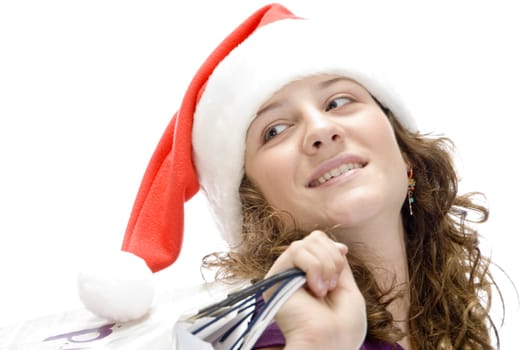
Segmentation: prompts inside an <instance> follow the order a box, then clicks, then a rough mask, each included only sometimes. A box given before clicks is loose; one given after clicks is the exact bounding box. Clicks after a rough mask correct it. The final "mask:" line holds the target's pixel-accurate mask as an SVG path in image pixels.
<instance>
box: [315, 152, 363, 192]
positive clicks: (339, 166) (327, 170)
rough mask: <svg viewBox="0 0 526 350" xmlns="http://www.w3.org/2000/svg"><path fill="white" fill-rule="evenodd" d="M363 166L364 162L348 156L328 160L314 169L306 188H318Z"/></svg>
mask: <svg viewBox="0 0 526 350" xmlns="http://www.w3.org/2000/svg"><path fill="white" fill-rule="evenodd" d="M365 165H366V163H365V161H363V160H360V159H357V158H356V157H350V156H348V157H338V158H336V159H332V160H329V161H327V162H324V163H323V164H322V165H321V166H319V167H318V169H316V171H315V172H314V174H313V176H312V177H311V179H310V180H309V182H308V184H307V187H318V186H320V185H322V184H324V183H325V182H327V181H329V180H331V179H334V178H336V177H339V176H342V175H344V174H346V173H348V172H349V171H351V170H354V169H360V168H363V167H364V166H365Z"/></svg>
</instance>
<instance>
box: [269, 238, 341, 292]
mask: <svg viewBox="0 0 526 350" xmlns="http://www.w3.org/2000/svg"><path fill="white" fill-rule="evenodd" d="M346 254H347V246H345V245H344V244H341V243H337V242H334V241H333V240H331V239H330V238H329V237H328V236H327V235H326V234H325V233H323V232H322V231H313V232H312V233H311V234H310V235H308V236H307V237H305V238H304V239H302V240H300V241H295V242H293V243H292V244H291V245H290V246H289V248H287V250H286V251H285V252H284V253H283V254H282V255H281V256H280V257H279V258H278V259H277V260H276V262H275V263H274V265H273V267H272V269H271V270H270V271H269V274H268V275H272V274H275V273H277V272H280V271H284V270H285V269H287V268H291V267H297V268H299V269H301V270H303V271H305V273H306V277H307V286H308V289H309V290H310V291H311V292H312V294H314V295H315V296H317V297H324V296H325V295H326V294H327V293H328V292H329V291H331V290H333V289H335V288H336V287H337V285H338V281H339V279H340V275H341V273H342V271H343V269H344V268H345V266H347V259H346ZM347 268H348V267H347Z"/></svg>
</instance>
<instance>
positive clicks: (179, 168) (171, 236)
mask: <svg viewBox="0 0 526 350" xmlns="http://www.w3.org/2000/svg"><path fill="white" fill-rule="evenodd" d="M362 37H363V35H362V34H361V33H345V32H342V29H341V28H335V27H333V26H332V25H331V24H329V23H326V22H323V23H321V22H316V21H313V20H306V19H302V18H298V17H296V16H295V15H294V14H292V13H291V12H290V11H289V10H288V9H286V8H285V7H283V6H281V5H279V4H271V5H267V6H265V7H263V8H261V9H259V10H257V11H256V12H255V13H254V14H252V15H251V16H250V17H248V18H247V19H246V20H245V21H244V22H243V23H241V25H239V26H238V27H237V28H236V29H235V30H234V31H233V32H232V33H231V34H230V35H229V36H228V37H227V38H226V39H224V41H223V42H222V43H221V44H220V45H219V46H218V47H217V48H216V49H215V50H214V51H213V52H212V54H211V55H210V56H209V57H208V58H207V60H206V61H205V62H204V64H203V65H202V66H201V68H200V69H199V70H198V71H197V73H196V74H195V76H194V78H193V80H192V82H191V83H190V85H189V87H188V89H187V91H186V94H185V95H184V98H183V100H182V104H181V107H180V109H179V111H178V112H177V113H176V114H175V116H174V117H173V119H172V120H171V121H170V123H169V125H168V127H167V129H166V131H165V132H164V134H163V135H162V137H161V140H160V142H159V145H158V147H157V149H156V150H155V152H154V154H153V157H152V159H151V161H150V163H149V165H148V168H147V170H146V173H145V175H144V179H143V182H142V184H141V186H140V188H139V192H138V195H137V199H136V201H135V204H134V207H133V210H132V214H131V218H130V221H129V224H128V227H127V230H126V234H125V237H124V243H123V246H122V250H123V251H125V252H130V253H132V254H133V255H134V256H137V257H140V258H142V259H143V260H144V262H145V263H146V265H147V266H148V267H149V269H147V268H146V267H145V266H142V267H138V270H133V272H130V271H132V270H130V268H129V266H130V263H129V262H128V260H129V259H131V258H130V256H129V255H128V256H126V258H125V259H126V260H125V261H124V262H122V263H116V264H113V265H114V266H119V267H118V268H117V270H116V271H114V272H108V266H107V264H106V265H105V266H104V268H103V270H104V272H105V273H106V275H105V276H102V275H101V274H100V273H99V272H97V273H84V274H82V275H81V278H79V294H80V296H81V299H82V300H83V302H84V303H85V305H86V306H87V307H88V309H90V310H92V311H93V312H95V313H96V314H98V315H100V316H102V317H105V318H109V319H113V320H119V321H125V320H129V319H134V318H138V317H140V316H142V315H143V314H144V313H146V312H147V310H148V307H149V303H150V302H151V296H153V293H152V292H151V290H150V287H144V286H149V285H151V279H150V277H149V274H151V273H150V271H149V270H151V271H153V272H156V271H159V270H161V269H163V268H165V267H167V266H169V265H171V264H172V263H173V262H174V261H175V260H176V259H177V257H178V255H179V252H180V250H181V246H182V241H183V226H184V225H183V222H184V203H185V202H186V201H187V200H189V199H190V198H192V196H194V195H195V194H196V193H197V191H198V190H199V189H200V188H201V189H202V190H203V192H204V193H205V194H206V196H207V198H208V200H209V203H210V207H211V209H212V213H213V215H214V218H215V220H216V222H217V224H218V227H219V231H220V233H221V235H222V237H223V238H224V239H225V240H226V241H227V242H228V243H229V244H230V245H231V246H232V247H233V249H235V246H236V245H238V244H239V243H240V241H241V224H242V219H241V203H240V199H239V185H240V183H241V180H242V177H243V174H244V171H243V168H244V167H243V163H244V161H243V160H244V152H245V135H246V131H247V130H248V127H249V126H250V123H251V121H252V120H253V118H254V116H255V115H256V112H257V110H258V109H259V107H260V106H261V105H262V104H263V103H264V102H265V101H266V100H267V99H268V98H270V97H271V96H272V94H273V93H274V92H276V91H277V90H279V89H280V88H281V87H283V86H284V85H286V84H287V83H289V82H291V81H293V80H297V79H301V78H303V77H306V76H310V75H315V74H336V75H341V76H345V77H349V78H351V79H354V80H355V81H357V82H358V83H360V84H361V85H363V86H364V87H365V88H366V89H367V90H368V91H369V92H370V93H371V94H372V95H373V96H374V97H375V98H376V99H377V100H378V101H379V102H380V103H381V104H382V105H383V106H384V107H386V108H388V109H390V110H391V111H393V112H394V114H395V115H396V116H397V118H398V119H399V121H400V122H401V123H402V124H403V125H404V126H405V127H406V128H408V129H411V130H414V129H415V124H414V121H413V119H412V118H411V116H410V114H409V112H408V111H407V110H406V109H405V107H404V105H403V104H402V103H401V100H400V98H399V97H398V95H397V93H396V91H395V90H394V89H393V88H392V87H391V85H390V84H389V82H388V81H387V80H386V79H385V77H384V76H383V75H382V70H381V69H380V67H381V66H380V62H381V60H385V59H388V57H383V55H382V57H379V56H380V53H379V51H377V50H375V43H374V42H369V41H367V40H366V39H367V38H362ZM136 264H137V263H136ZM138 265H140V264H138ZM143 265H144V264H143ZM120 268H123V269H125V270H126V271H127V273H126V274H124V273H123V272H122V271H120V270H119V269H120ZM141 269H142V271H139V270H141ZM123 276H124V277H123ZM129 279H134V283H133V285H132V286H126V283H128V282H127V281H129ZM135 280H139V281H138V282H137V281H135ZM123 283H124V285H123ZM139 286H143V287H139ZM130 288H133V290H134V291H137V293H136V294H138V295H139V296H141V298H139V299H141V300H140V301H137V300H136V299H134V300H131V299H133V298H135V296H130V293H131V291H130ZM110 290H112V291H117V293H118V291H119V290H120V291H122V292H123V293H125V294H126V298H123V297H122V296H118V295H117V296H115V295H113V296H111V297H109V295H112V292H111V291H110ZM145 295H146V296H145Z"/></svg>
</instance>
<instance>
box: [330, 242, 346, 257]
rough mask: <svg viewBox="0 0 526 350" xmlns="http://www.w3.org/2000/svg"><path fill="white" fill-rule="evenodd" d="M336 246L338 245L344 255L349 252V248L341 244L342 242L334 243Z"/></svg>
mask: <svg viewBox="0 0 526 350" xmlns="http://www.w3.org/2000/svg"><path fill="white" fill-rule="evenodd" d="M334 244H336V247H337V248H338V250H339V251H340V253H341V254H342V255H345V254H347V251H348V250H349V248H348V247H347V246H346V245H345V244H343V243H340V242H334Z"/></svg>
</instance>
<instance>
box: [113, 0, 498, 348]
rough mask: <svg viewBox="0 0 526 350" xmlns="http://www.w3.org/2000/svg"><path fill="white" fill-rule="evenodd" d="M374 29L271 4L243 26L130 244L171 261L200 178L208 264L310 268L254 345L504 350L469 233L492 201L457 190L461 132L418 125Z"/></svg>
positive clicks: (203, 80) (136, 216)
mask: <svg viewBox="0 0 526 350" xmlns="http://www.w3.org/2000/svg"><path fill="white" fill-rule="evenodd" d="M366 34H367V33H366V32H360V33H352V35H347V34H346V33H345V32H344V31H341V29H340V30H337V29H335V28H334V27H332V26H330V25H327V24H326V23H323V24H319V23H315V22H312V23H311V21H310V20H305V19H300V18H297V17H296V16H294V15H293V14H292V13H290V12H289V11H288V10H287V9H286V8H284V7H282V6H280V5H277V4H273V5H269V6H265V7H263V8H261V9H260V10H258V11H256V12H255V13H254V14H253V15H252V16H250V17H249V18H248V19H247V20H246V21H245V22H243V23H242V24H241V25H240V26H239V27H237V28H236V29H235V30H234V32H233V33H232V34H231V35H229V36H228V37H227V38H226V39H225V40H224V41H223V42H222V43H221V44H220V45H219V47H218V48H217V49H216V50H215V51H214V52H213V53H212V54H211V55H210V57H209V58H208V59H207V60H206V62H205V63H204V64H203V66H202V67H201V69H200V70H199V71H198V72H197V74H196V75H195V77H194V79H193V81H192V82H191V84H190V86H189V88H188V90H187V93H186V95H185V97H184V99H183V102H182V105H181V108H180V109H179V111H178V113H177V114H176V116H175V117H174V118H173V120H172V122H171V123H170V125H169V126H168V128H167V131H166V133H165V134H164V135H163V137H162V139H161V142H160V144H159V146H158V148H157V150H156V152H155V154H154V156H153V158H152V161H151V163H150V165H149V167H148V169H147V172H146V175H145V178H144V180H143V184H142V185H141V189H140V191H139V195H138V198H137V201H136V203H135V206H134V209H133V212H132V216H131V219H130V223H129V226H128V230H127V233H126V237H125V240H124V245H123V249H124V250H125V251H129V252H132V253H134V254H136V255H138V256H140V257H141V258H143V259H144V260H145V261H146V263H147V264H148V266H149V267H150V268H151V269H152V270H153V271H158V270H160V269H162V268H164V267H166V266H168V265H170V264H171V263H173V262H174V260H175V259H176V258H177V256H178V253H179V250H180V247H181V241H182V222H183V204H184V202H185V201H186V200H188V199H189V198H191V197H192V196H193V195H194V194H195V193H196V192H197V190H198V189H199V188H201V189H202V190H203V191H204V192H205V194H206V195H207V197H208V199H209V202H210V206H211V208H212V211H213V213H214V216H215V218H216V221H217V223H218V226H219V229H220V232H221V234H222V236H223V237H224V238H225V240H226V241H227V242H229V243H230V245H231V250H230V251H229V252H226V253H216V254H211V255H210V256H208V257H207V258H206V259H205V266H207V267H213V268H219V271H218V272H219V273H218V278H220V279H226V280H235V279H245V280H246V279H248V280H259V279H262V278H264V277H265V276H271V275H274V274H276V273H278V272H280V271H283V270H285V269H288V268H290V267H298V268H300V269H302V270H303V271H305V272H306V277H307V283H306V285H305V286H304V287H303V288H301V289H300V290H299V291H298V292H296V293H295V294H294V295H293V296H292V297H291V298H290V299H289V300H288V301H287V303H285V304H284V305H283V307H282V308H281V309H280V311H279V312H278V314H277V316H276V323H275V324H273V325H271V326H270V327H269V328H268V329H267V330H266V331H265V332H264V334H263V335H262V337H261V339H260V340H259V342H258V343H257V344H256V348H267V349H270V348H273V349H274V348H278V349H280V348H287V349H296V348H298V349H321V348H324V349H400V348H403V349H406V350H408V349H433V350H436V349H494V346H493V345H492V344H493V340H494V339H492V335H493V334H494V335H495V336H496V335H497V331H496V328H495V326H494V325H493V322H492V320H491V317H490V315H489V308H490V306H491V305H490V301H491V295H492V286H493V280H492V277H491V274H490V272H489V265H490V261H489V259H488V258H486V257H484V256H482V255H481V254H480V250H479V248H478V234H477V231H476V229H475V227H474V226H473V225H471V224H472V223H474V222H483V221H485V220H486V218H487V215H488V210H487V208H485V207H484V206H482V205H480V204H478V202H476V201H475V200H474V198H473V195H471V194H467V195H459V194H458V193H457V176H456V173H455V169H454V164H453V161H452V153H451V150H452V143H451V141H450V140H449V139H447V138H443V137H435V136H432V135H425V134H422V133H420V132H418V129H417V127H416V122H415V120H414V119H413V117H412V116H411V113H410V112H409V109H408V108H407V107H406V106H405V105H404V103H403V101H402V99H401V98H400V97H399V96H398V95H397V93H396V89H395V88H394V87H393V86H392V85H391V84H390V83H389V82H388V80H386V79H385V76H384V75H383V72H382V70H383V67H384V64H385V62H386V61H388V60H389V56H388V55H386V53H385V52H382V50H381V45H372V42H371V38H368V37H367V35H366ZM374 44H378V43H374ZM265 297H266V295H264V296H263V298H265ZM496 339H497V342H498V336H497V337H496Z"/></svg>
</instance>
